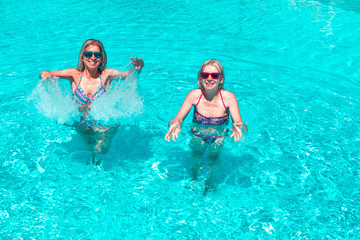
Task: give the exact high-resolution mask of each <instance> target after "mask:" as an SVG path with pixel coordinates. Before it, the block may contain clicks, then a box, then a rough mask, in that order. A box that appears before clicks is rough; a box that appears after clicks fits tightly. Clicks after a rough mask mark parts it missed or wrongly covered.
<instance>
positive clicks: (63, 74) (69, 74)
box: [40, 68, 79, 81]
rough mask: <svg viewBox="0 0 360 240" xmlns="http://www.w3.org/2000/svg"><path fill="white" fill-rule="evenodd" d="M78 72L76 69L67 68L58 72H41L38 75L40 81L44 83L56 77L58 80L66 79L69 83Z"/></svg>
mask: <svg viewBox="0 0 360 240" xmlns="http://www.w3.org/2000/svg"><path fill="white" fill-rule="evenodd" d="M78 72H79V70H78V69H76V68H69V69H64V70H59V71H46V70H44V71H42V72H41V73H40V78H41V81H44V80H46V79H48V78H50V77H52V76H55V77H58V78H66V79H68V80H69V81H72V80H73V79H74V77H75V75H76V74H77V73H78Z"/></svg>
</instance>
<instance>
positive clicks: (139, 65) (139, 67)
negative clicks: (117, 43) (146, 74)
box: [110, 57, 144, 79]
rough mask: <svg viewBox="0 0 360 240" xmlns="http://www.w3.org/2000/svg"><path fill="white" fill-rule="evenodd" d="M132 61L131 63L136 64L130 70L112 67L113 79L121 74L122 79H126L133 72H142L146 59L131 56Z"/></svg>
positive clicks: (111, 74)
mask: <svg viewBox="0 0 360 240" xmlns="http://www.w3.org/2000/svg"><path fill="white" fill-rule="evenodd" d="M130 59H131V62H130V64H132V65H134V68H133V69H131V70H128V71H120V70H117V69H111V73H110V76H111V77H112V79H114V78H117V77H119V76H121V78H122V79H125V78H126V77H127V76H129V75H130V74H131V73H132V72H134V71H137V72H138V73H140V72H141V71H142V68H143V67H144V61H143V60H142V59H141V58H137V57H135V58H133V57H130Z"/></svg>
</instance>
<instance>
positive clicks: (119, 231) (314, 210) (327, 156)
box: [0, 0, 360, 239]
mask: <svg viewBox="0 0 360 240" xmlns="http://www.w3.org/2000/svg"><path fill="white" fill-rule="evenodd" d="M0 10H1V13H2V14H1V15H2V17H1V20H0V23H1V26H2V29H1V31H0V43H1V46H2V47H1V50H0V51H1V57H2V59H3V62H2V64H1V66H0V79H1V82H2V88H1V90H0V95H1V98H0V110H1V111H0V141H1V145H0V150H1V156H0V158H1V159H0V160H1V162H0V175H1V178H0V235H1V237H0V238H1V239H32V238H33V239H54V238H60V239H128V238H132V239H359V237H360V229H359V226H360V215H359V209H360V206H359V202H360V190H359V185H360V177H359V174H360V170H359V169H360V164H359V159H360V154H359V149H360V117H359V112H360V102H359V101H360V98H359V96H360V94H359V93H360V84H359V69H360V60H359V59H360V58H359V52H360V47H359V46H360V45H359V42H360V29H359V26H360V5H359V3H358V2H357V1H342V0H336V1H330V0H329V1H325V0H324V1H300V0H294V1H285V0H280V1H278V0H276V1H275V0H269V1H257V0H255V1H246V0H239V1H230V2H229V1H179V0H175V1H127V2H123V3H116V4H114V3H112V2H109V1H87V2H84V3H82V2H76V3H73V2H71V1H66V0H65V1H64V0H63V1H57V2H42V3H40V2H36V1H35V2H33V1H28V0H25V1H19V2H16V1H10V0H9V1H2V2H1V3H0ZM88 38H95V39H99V40H101V41H102V42H103V43H104V45H105V49H106V51H107V53H108V67H111V68H118V69H124V68H126V67H125V66H126V65H127V63H128V62H129V61H130V59H129V57H130V56H137V57H141V58H143V59H144V61H145V67H144V70H143V72H142V73H141V75H140V76H139V77H134V78H131V79H127V81H125V82H121V81H117V82H115V84H114V86H113V88H112V90H111V91H110V92H109V94H108V95H106V96H105V97H103V98H100V99H98V103H94V108H93V110H92V111H93V112H92V113H93V115H94V116H95V117H96V118H97V119H100V120H101V121H104V122H107V123H115V122H120V123H121V126H120V128H119V131H118V132H117V134H116V136H115V138H114V139H113V142H112V147H111V149H110V152H109V153H108V154H106V155H99V158H101V162H102V164H101V166H100V167H98V166H94V165H92V164H88V162H89V156H90V153H89V152H88V151H87V150H86V147H85V145H84V143H83V142H82V139H81V137H80V136H79V135H78V134H77V133H76V131H75V130H74V129H72V128H71V127H68V126H65V125H64V124H63V123H67V122H68V121H71V120H73V119H74V118H76V117H77V113H76V106H74V104H73V102H72V100H71V92H70V90H69V86H68V82H67V81H66V80H63V79H59V80H53V81H51V82H47V83H39V78H38V75H39V73H40V72H41V71H42V70H44V69H47V70H52V69H64V68H71V67H76V65H77V59H78V53H79V51H80V48H81V45H82V43H83V42H84V41H85V40H86V39H88ZM209 58H216V59H218V60H220V61H221V62H222V63H223V65H224V67H225V74H226V80H225V88H226V89H227V90H229V91H231V92H233V93H235V95H236V96H237V98H238V101H239V107H240V110H241V114H242V117H243V120H244V121H245V122H246V124H247V125H248V128H249V131H248V132H247V133H246V134H245V137H244V138H243V139H242V140H241V141H240V142H239V143H234V142H233V141H232V140H231V139H226V142H225V145H224V147H223V151H222V154H221V157H220V162H219V164H218V165H217V168H216V169H215V175H214V185H215V187H216V191H214V192H209V193H208V194H206V195H205V196H204V195H203V190H204V186H202V185H201V184H198V185H195V186H194V187H193V188H191V182H190V173H189V169H190V166H191V162H192V160H191V152H190V148H189V141H190V139H191V136H190V135H189V134H188V130H189V129H190V123H191V117H190V116H188V118H187V119H186V121H185V122H184V125H183V131H182V133H181V135H180V138H179V140H178V141H177V142H176V143H173V142H172V143H167V142H165V140H164V135H165V133H166V131H167V128H168V121H170V120H171V118H172V117H173V116H175V115H176V113H177V111H178V110H179V108H180V106H181V104H182V101H183V99H184V98H185V96H186V94H187V93H188V92H189V91H190V90H191V89H194V88H196V87H197V85H196V76H197V71H198V69H199V67H200V65H201V64H202V62H204V61H205V60H207V59H209ZM128 80H129V81H128ZM189 115H190V114H189ZM203 164H204V170H203V172H202V173H201V177H200V179H203V178H204V177H206V176H207V173H208V172H207V171H208V169H209V168H208V166H207V162H206V159H204V160H203ZM200 183H201V182H200Z"/></svg>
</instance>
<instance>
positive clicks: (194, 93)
mask: <svg viewBox="0 0 360 240" xmlns="http://www.w3.org/2000/svg"><path fill="white" fill-rule="evenodd" d="M201 94H202V92H201V89H199V88H198V89H194V90H191V91H190V92H189V94H188V96H189V97H192V98H195V99H197V98H199V97H200V95H201Z"/></svg>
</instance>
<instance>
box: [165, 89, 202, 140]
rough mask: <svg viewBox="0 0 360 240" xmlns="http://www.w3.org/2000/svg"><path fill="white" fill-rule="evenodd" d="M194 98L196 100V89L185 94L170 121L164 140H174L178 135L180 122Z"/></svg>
mask: <svg viewBox="0 0 360 240" xmlns="http://www.w3.org/2000/svg"><path fill="white" fill-rule="evenodd" d="M195 100H196V90H193V91H191V92H190V93H189V94H188V95H187V96H186V98H185V100H184V102H183V104H182V106H181V108H180V110H179V112H178V114H177V115H176V116H175V117H174V118H173V119H172V120H171V121H170V123H169V131H168V132H167V133H166V134H165V140H166V141H168V142H170V139H171V138H172V140H173V141H176V138H178V137H179V133H180V130H181V123H182V122H183V120H184V119H185V117H186V116H187V115H188V113H189V112H190V110H191V108H192V105H193V104H194V102H195Z"/></svg>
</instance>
